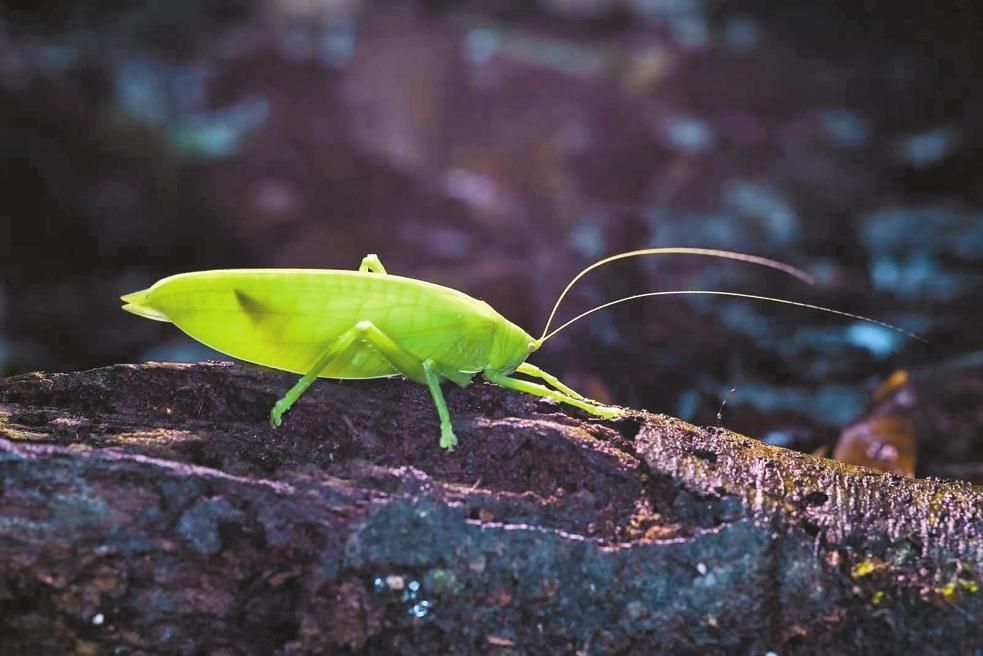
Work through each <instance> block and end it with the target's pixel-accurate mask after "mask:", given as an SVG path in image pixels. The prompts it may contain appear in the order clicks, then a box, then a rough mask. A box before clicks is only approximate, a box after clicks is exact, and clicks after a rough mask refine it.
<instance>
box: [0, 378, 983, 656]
mask: <svg viewBox="0 0 983 656" xmlns="http://www.w3.org/2000/svg"><path fill="white" fill-rule="evenodd" d="M293 379H294V377H293V376H289V375H284V374H279V373H273V372H268V371H264V370H259V369H253V368H247V367H243V366H238V365H232V364H227V363H202V364H195V365H175V364H146V365H139V366H131V365H119V366H113V367H107V368H104V369H96V370H92V371H86V372H81V373H66V374H48V373H35V374H27V375H22V376H16V377H13V378H8V379H6V380H3V381H0V437H2V439H0V653H3V654H62V653H81V654H102V653H113V654H141V653H161V652H166V653H186V654H199V653H208V654H308V653H349V652H352V653H354V652H357V653H403V654H436V653H460V654H467V653H490V654H540V653H543V654H545V653H571V654H572V653H585V654H649V653H701V654H702V653H710V654H713V653H755V654H763V653H766V652H768V651H773V652H776V653H780V654H783V655H784V654H812V653H920V654H950V653H964V652H967V651H971V650H973V649H974V648H979V647H980V646H981V645H983V642H981V638H983V631H981V625H980V620H981V619H983V600H981V598H983V593H980V592H978V590H979V567H980V565H981V561H983V539H981V538H983V510H981V508H983V491H981V489H980V488H977V487H973V486H970V485H968V484H964V483H959V482H954V481H941V480H910V479H905V478H901V477H897V476H891V475H882V474H877V473H874V472H872V471H869V470H865V469H861V468H857V467H851V466H845V465H841V464H838V463H836V462H833V461H829V460H821V459H817V458H814V457H811V456H807V455H803V454H800V453H796V452H792V451H786V450H782V449H778V448H774V447H769V446H765V445H762V444H761V443H759V442H757V441H755V440H752V439H749V438H746V437H743V436H740V435H737V434H734V433H730V432H728V431H726V430H722V429H712V428H711V429H705V428H697V427H695V426H692V425H689V424H686V423H684V422H681V421H679V420H676V419H673V418H670V417H665V416H658V415H651V414H646V413H642V412H632V413H630V414H629V415H628V416H627V417H625V418H623V419H621V420H618V421H615V422H606V421H597V420H594V419H588V418H586V417H585V416H582V415H580V414H577V413H576V411H568V410H567V409H566V408H560V407H558V406H556V405H553V404H552V403H549V402H544V401H540V400H537V399H534V398H531V397H527V396H521V395H517V394H514V393H510V392H507V391H505V390H502V389H499V388H496V387H493V386H491V385H487V384H480V383H478V384H475V385H472V386H471V387H469V388H467V389H463V390H462V389H456V388H453V389H452V388H448V389H447V398H448V402H449V405H450V407H451V410H452V412H453V416H454V420H455V426H456V430H457V433H458V437H459V438H460V441H461V444H460V447H459V448H458V449H457V450H456V451H455V452H454V453H452V454H447V453H444V452H443V451H441V450H440V449H439V448H438V447H437V438H438V433H439V431H438V426H437V419H436V413H435V412H434V409H433V405H432V403H431V400H430V397H429V394H428V392H427V390H426V389H425V388H422V387H419V386H416V385H413V384H411V383H408V382H405V381H403V380H382V381H366V382H350V383H337V382H330V381H319V382H318V383H317V384H316V385H314V387H313V388H312V389H311V390H310V391H309V392H308V393H307V394H306V395H305V396H304V397H303V398H302V400H301V401H300V402H299V403H298V404H297V406H296V407H295V408H294V409H293V410H292V411H291V412H290V413H289V414H288V415H287V417H286V419H285V422H284V425H283V426H282V427H281V428H280V429H278V430H273V429H271V428H270V427H269V425H268V424H267V416H268V414H267V413H268V411H269V408H270V407H271V405H272V404H273V402H274V401H275V400H276V399H277V398H278V397H279V396H280V395H281V394H282V392H283V391H284V390H285V389H287V388H288V387H289V385H290V384H292V382H293Z"/></svg>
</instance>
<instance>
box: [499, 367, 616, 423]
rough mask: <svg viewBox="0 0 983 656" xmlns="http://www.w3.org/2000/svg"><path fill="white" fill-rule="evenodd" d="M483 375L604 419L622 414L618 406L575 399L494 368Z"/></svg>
mask: <svg viewBox="0 0 983 656" xmlns="http://www.w3.org/2000/svg"><path fill="white" fill-rule="evenodd" d="M484 376H485V379H486V380H488V381H489V382H492V383H495V384H496V385H501V386H502V387H507V388H508V389H514V390H516V391H517V392H525V393H526V394H532V395H534V396H541V397H543V398H547V399H553V400H554V401H559V402H560V403H566V404H567V405H572V406H574V407H575V408H580V409H581V410H584V411H585V412H589V413H590V414H592V415H595V416H598V417H603V418H605V419H616V418H617V417H620V416H621V414H622V410H620V409H619V408H615V407H612V406H607V405H601V404H600V403H595V402H592V401H587V400H585V399H582V398H581V399H577V398H574V397H572V396H569V395H568V394H564V393H563V392H560V391H558V390H551V389H550V388H548V387H546V386H544V385H540V384H539V383H531V382H529V381H528V380H519V379H518V378H511V377H509V376H508V375H506V374H504V373H502V372H501V371H495V370H494V369H486V370H485V372H484Z"/></svg>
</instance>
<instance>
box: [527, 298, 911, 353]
mask: <svg viewBox="0 0 983 656" xmlns="http://www.w3.org/2000/svg"><path fill="white" fill-rule="evenodd" d="M683 294H699V295H704V296H730V297H732V298H748V299H751V300H755V301H769V302H771V303H782V304H784V305H794V306H796V307H801V308H807V309H809V310H819V311H821V312H829V313H830V314H838V315H840V316H841V317H849V318H850V319H857V320H858V321H866V322H867V323H872V324H875V325H877V326H881V327H882V328H888V329H889V330H893V331H894V332H898V333H901V334H902V335H907V336H908V337H911V338H912V339H917V340H918V341H919V342H922V343H925V344H928V340H926V339H925V338H924V337H920V336H918V335H916V334H915V333H912V332H908V331H907V330H905V329H904V328H899V327H897V326H894V325H892V324H889V323H886V322H884V321H878V320H877V319H871V318H870V317H864V316H861V315H859V314H852V313H850V312H844V311H843V310H834V309H833V308H828V307H823V306H821V305H810V304H809V303H800V302H799V301H789V300H787V299H784V298H773V297H771V296H757V295H755V294H741V293H739V292H718V291H707V290H703V289H685V290H684V289H677V290H673V291H667V292H647V293H645V294H635V295H633V296H625V297H624V298H619V299H617V300H615V301H608V302H607V303H605V304H604V305H598V306H597V307H595V308H591V309H590V310H587V311H586V312H582V313H580V314H578V315H577V316H575V317H574V318H573V319H571V320H570V321H567V322H566V323H564V324H563V325H562V326H560V327H559V328H557V329H556V330H554V331H553V332H551V333H549V334H547V335H544V336H543V337H541V338H540V340H539V341H540V343H541V344H542V343H543V342H545V341H547V340H549V339H552V338H553V336H554V335H556V334H557V333H558V332H560V331H561V330H563V329H565V328H567V327H569V326H570V325H571V324H574V323H576V322H578V321H580V320H581V319H583V318H584V317H587V316H590V315H592V314H594V313H595V312H599V311H600V310H604V309H606V308H609V307H611V306H612V305H618V304H620V303H627V302H628V301H634V300H637V299H639V298H649V297H652V296H680V295H683Z"/></svg>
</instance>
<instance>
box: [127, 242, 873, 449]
mask: <svg viewBox="0 0 983 656" xmlns="http://www.w3.org/2000/svg"><path fill="white" fill-rule="evenodd" d="M663 253H675V254H680V253H682V254H695V255H709V256H714V257H723V258H728V259H734V260H741V261H744V262H749V263H752V264H758V265H762V266H768V267H771V268H774V269H779V270H782V271H784V272H785V273H788V274H791V275H794V276H796V277H799V278H803V279H808V277H807V276H806V275H805V274H804V273H802V272H801V271H799V270H797V269H794V268H793V267H790V266H788V265H785V264H782V263H780V262H775V261H772V260H767V259H765V258H759V257H755V256H751V255H744V254H741V253H731V252H727V251H714V250H706V249H694V248H661V249H645V250H640V251H632V252H630V253H621V254H618V255H615V256H612V257H610V258H606V259H604V260H601V261H600V262H597V263H595V264H592V265H591V266H590V267H588V268H587V269H585V270H584V271H583V272H581V273H580V274H579V275H578V276H577V277H575V278H574V279H573V280H572V281H571V283H570V284H569V285H568V286H567V288H566V289H565V290H564V291H563V293H562V294H561V295H560V298H559V299H558V300H557V303H556V306H554V308H553V312H552V313H551V315H550V320H549V321H547V326H546V329H544V331H543V335H542V337H540V338H534V337H532V336H531V335H530V334H529V333H527V332H526V331H525V330H523V329H522V328H520V327H519V326H517V325H516V324H514V323H512V322H511V321H509V320H508V319H506V318H505V317H503V316H502V315H501V314H499V313H498V312H496V311H495V310H494V309H493V308H492V307H491V306H490V305H488V304H487V303H485V302H484V301H481V300H478V299H475V298H472V297H470V296H468V295H467V294H464V293H462V292H459V291H457V290H455V289H451V288H449V287H443V286H440V285H435V284H432V283H428V282H423V281H420V280H415V279H413V278H404V277H401V276H393V275H389V274H388V273H387V272H386V270H385V268H384V267H383V266H382V263H381V262H380V261H379V258H378V257H377V256H375V255H368V256H366V257H365V258H364V259H363V260H362V264H361V266H359V269H358V271H342V270H321V269H226V270H216V271H198V272H192V273H183V274H178V275H176V276H171V277H169V278H164V279H163V280H160V281H158V282H157V283H156V284H154V285H153V286H152V287H150V288H149V289H145V290H143V291H139V292H134V293H132V294H127V295H126V296H123V297H122V300H123V302H124V305H123V309H124V310H127V311H129V312H132V313H134V314H137V315H140V316H143V317H146V318H148V319H154V320H157V321H169V322H171V323H174V324H175V325H176V326H177V327H178V328H180V329H181V330H183V331H184V332H185V333H187V334H188V335H190V336H191V337H193V338H194V339H196V340H198V341H200V342H202V343H204V344H206V345H207V346H210V347H211V348H213V349H215V350H216V351H219V352H221V353H225V354H226V355H230V356H232V357H234V358H237V359H239V360H245V361H247V362H253V363H256V364H261V365H264V366H267V367H272V368H275V369H282V370H284V371H290V372H294V373H298V374H302V375H303V376H302V378H301V379H300V380H299V381H298V382H297V384H296V385H294V386H293V387H292V388H291V389H290V390H289V391H288V392H287V393H286V395H285V396H284V397H283V398H281V399H280V400H279V401H277V402H276V404H275V405H274V406H273V409H272V410H271V412H270V423H271V424H272V425H273V426H274V427H277V426H279V425H280V424H281V421H282V416H283V414H284V413H285V412H286V411H287V410H289V409H290V407H291V406H292V405H293V404H294V403H295V402H296V400H297V399H298V398H299V397H300V396H301V394H303V393H304V391H305V390H306V389H307V388H308V387H309V386H310V385H311V384H312V383H313V382H314V381H315V380H316V379H317V378H339V379H360V378H384V377H389V376H397V375H403V376H406V377H407V378H409V379H410V380H413V381H415V382H417V383H420V384H423V385H426V386H427V387H428V388H429V390H430V393H431V395H432V396H433V400H434V404H435V405H436V408H437V414H438V416H439V418H440V446H442V447H444V448H446V449H453V448H454V446H455V445H456V444H457V438H456V437H455V435H454V431H453V428H452V426H451V419H450V414H449V412H448V410H447V404H446V402H445V401H444V396H443V393H442V392H441V388H440V386H441V384H442V383H443V382H444V381H446V380H449V381H451V382H453V383H455V384H457V385H460V386H461V387H464V386H467V385H468V384H469V383H470V382H471V381H472V379H473V378H474V376H475V375H476V374H479V373H480V374H482V376H483V377H484V378H485V379H486V380H488V381H490V382H492V383H495V384H497V385H501V386H503V387H507V388H510V389H514V390H517V391H520V392H525V393H527V394H533V395H536V396H541V397H546V398H550V399H554V400H556V401H559V402H561V403H566V404H568V405H572V406H575V407H577V408H580V409H581V410H584V411H586V412H588V413H590V414H593V415H596V416H599V417H604V418H608V419H612V418H615V417H617V416H619V415H620V414H621V412H622V411H621V410H620V409H618V408H614V407H611V406H605V405H602V404H600V403H597V402H595V401H591V400H590V399H587V398H584V397H583V396H581V395H580V394H578V393H577V392H575V391H573V390H572V389H570V388H569V387H567V386H566V385H564V384H563V383H561V382H560V381H559V380H558V379H557V378H556V377H554V376H552V375H550V374H548V373H546V372H544V371H542V370H541V369H539V368H538V367H536V366H534V365H532V364H529V363H528V362H526V361H525V360H526V358H528V357H529V355H530V354H531V353H533V352H534V351H536V350H537V349H538V348H539V347H540V346H542V344H543V343H544V342H545V341H546V340H548V339H550V338H551V337H552V336H553V335H555V334H556V333H558V332H559V331H561V330H563V329H564V328H566V327H567V326H569V325H570V324H571V323H573V322H575V321H577V320H578V319H580V318H582V317H584V316H587V315H589V314H591V313H593V312H595V311H597V310H598V309H602V308H605V307H609V306H611V305H614V304H616V303H620V302H624V301H627V300H632V299H634V298H641V297H643V296H653V295H659V294H680V293H703V294H722V295H729V296H740V295H739V294H734V293H729V292H705V291H697V292H680V291H675V292H656V293H654V294H652V293H650V294H642V295H637V296H634V297H629V298H626V299H619V300H616V301H612V302H610V303H606V304H604V305H603V306H600V307H598V308H593V309H592V310H590V311H588V312H585V313H583V314H581V315H579V316H578V317H576V318H574V319H573V320H571V321H568V322H567V323H565V324H563V325H562V326H560V327H559V328H557V329H555V330H553V331H552V332H548V330H549V325H550V323H551V321H552V319H553V316H554V315H555V313H556V307H557V306H559V303H560V301H561V300H562V299H563V297H564V296H565V295H566V293H567V292H568V291H569V290H570V287H571V286H573V284H574V283H575V282H577V280H579V279H580V278H581V277H582V276H583V275H584V274H585V273H587V272H588V271H590V270H592V269H594V268H596V267H597V266H600V265H602V264H605V263H607V262H610V261H614V260H617V259H623V258H625V257H635V256H641V255H651V254H663ZM752 298H758V299H761V300H769V301H777V302H780V303H789V304H792V305H800V306H805V307H813V308H814V307H815V306H809V305H805V304H801V303H795V302H792V301H785V300H782V299H772V298H765V297H752ZM815 309H823V310H825V309H826V308H815ZM830 311H832V312H836V313H837V314H844V315H846V316H851V317H854V318H861V319H864V317H857V316H856V315H851V314H847V313H842V312H838V311H835V310H830ZM875 323H880V322H876V321H875ZM881 325H884V324H881ZM513 373H519V374H524V375H526V376H530V377H533V378H538V379H540V380H542V381H543V382H545V383H547V385H548V386H547V385H542V384H539V383H534V382H531V381H528V380H522V379H517V378H514V377H512V375H511V374H513Z"/></svg>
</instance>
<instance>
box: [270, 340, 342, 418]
mask: <svg viewBox="0 0 983 656" xmlns="http://www.w3.org/2000/svg"><path fill="white" fill-rule="evenodd" d="M359 334H360V333H359V331H358V328H357V327H352V328H351V329H349V330H346V331H345V332H344V333H342V334H341V336H339V337H338V339H336V340H335V341H334V342H333V343H332V344H331V345H330V346H329V347H328V348H327V349H326V350H325V351H324V353H323V354H322V355H321V356H320V357H319V358H318V359H317V361H316V362H315V363H314V365H313V366H312V367H311V369H310V370H309V371H308V372H307V373H306V374H304V376H303V377H302V378H301V379H300V380H298V381H297V382H296V384H294V386H293V387H291V388H290V390H288V391H287V393H286V394H284V395H283V398H281V399H280V400H279V401H277V402H276V403H275V404H274V405H273V409H272V410H270V425H271V426H273V428H277V427H278V426H280V424H282V423H283V413H285V412H286V411H287V410H289V409H290V408H291V407H292V406H293V404H294V403H296V402H297V399H299V398H300V395H301V394H303V393H304V392H306V391H307V388H308V387H310V386H311V383H313V382H314V381H315V380H317V377H318V374H320V373H321V372H322V371H324V368H325V367H327V366H328V363H330V362H331V361H332V360H334V359H335V358H337V357H338V356H340V355H341V354H342V353H344V352H345V351H346V350H348V348H349V347H351V345H352V344H354V343H355V341H356V340H357V339H358V338H359Z"/></svg>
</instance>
